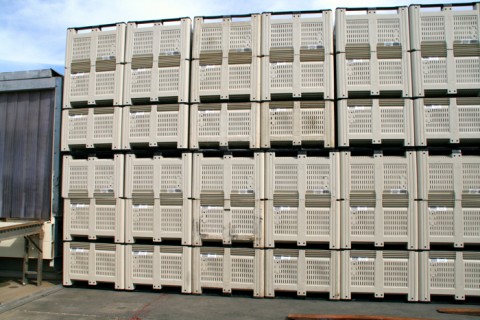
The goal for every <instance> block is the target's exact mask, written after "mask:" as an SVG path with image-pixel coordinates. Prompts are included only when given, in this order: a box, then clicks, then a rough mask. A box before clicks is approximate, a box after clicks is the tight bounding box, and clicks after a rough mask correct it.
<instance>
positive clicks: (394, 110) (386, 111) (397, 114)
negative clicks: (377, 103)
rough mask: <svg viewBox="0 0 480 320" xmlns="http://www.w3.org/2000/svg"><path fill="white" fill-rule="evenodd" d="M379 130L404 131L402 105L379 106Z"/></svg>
mask: <svg viewBox="0 0 480 320" xmlns="http://www.w3.org/2000/svg"><path fill="white" fill-rule="evenodd" d="M380 119H381V132H382V133H403V132H405V131H406V123H405V120H406V119H405V116H404V107H387V108H380Z"/></svg>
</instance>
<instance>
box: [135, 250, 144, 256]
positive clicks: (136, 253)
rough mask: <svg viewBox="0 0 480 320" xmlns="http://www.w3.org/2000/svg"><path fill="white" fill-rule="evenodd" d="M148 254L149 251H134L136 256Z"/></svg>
mask: <svg viewBox="0 0 480 320" xmlns="http://www.w3.org/2000/svg"><path fill="white" fill-rule="evenodd" d="M147 254H148V252H146V251H134V252H133V255H134V256H146V255H147Z"/></svg>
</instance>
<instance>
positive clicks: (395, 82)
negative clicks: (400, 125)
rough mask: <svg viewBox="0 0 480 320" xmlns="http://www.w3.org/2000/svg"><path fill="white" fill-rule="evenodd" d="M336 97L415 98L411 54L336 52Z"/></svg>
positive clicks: (400, 52) (398, 52)
mask: <svg viewBox="0 0 480 320" xmlns="http://www.w3.org/2000/svg"><path fill="white" fill-rule="evenodd" d="M336 76H337V97H338V98H355V97H367V96H373V97H382V98H385V97H402V98H409V97H412V80H411V79H412V72H411V64H410V53H409V52H406V51H394V52H387V53H385V54H381V53H380V52H367V53H366V54H365V55H363V56H361V57H355V56H353V57H350V56H348V55H347V54H345V53H337V54H336Z"/></svg>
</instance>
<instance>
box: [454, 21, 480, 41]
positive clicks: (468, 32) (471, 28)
mask: <svg viewBox="0 0 480 320" xmlns="http://www.w3.org/2000/svg"><path fill="white" fill-rule="evenodd" d="M453 38H454V40H458V41H461V40H478V39H479V35H478V16H477V15H474V14H472V15H461V16H454V17H453Z"/></svg>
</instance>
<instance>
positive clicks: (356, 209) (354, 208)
mask: <svg viewBox="0 0 480 320" xmlns="http://www.w3.org/2000/svg"><path fill="white" fill-rule="evenodd" d="M350 209H351V210H352V211H367V210H368V207H352V208H350Z"/></svg>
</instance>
